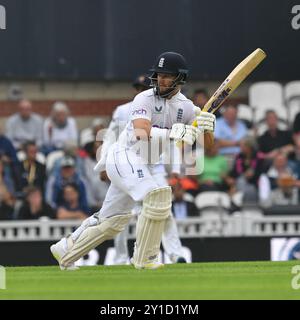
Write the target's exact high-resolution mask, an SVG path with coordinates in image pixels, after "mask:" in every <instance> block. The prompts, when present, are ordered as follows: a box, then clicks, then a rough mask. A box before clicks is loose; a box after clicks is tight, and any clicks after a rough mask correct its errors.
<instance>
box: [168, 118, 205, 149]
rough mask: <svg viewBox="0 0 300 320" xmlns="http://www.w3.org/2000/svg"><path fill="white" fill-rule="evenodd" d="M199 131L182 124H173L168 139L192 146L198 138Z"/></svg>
mask: <svg viewBox="0 0 300 320" xmlns="http://www.w3.org/2000/svg"><path fill="white" fill-rule="evenodd" d="M199 133H200V132H199V129H198V128H197V127H194V126H190V125H184V124H183V123H175V124H173V126H172V129H171V133H170V139H174V140H175V141H183V142H185V143H187V144H190V145H192V144H193V143H194V142H195V140H196V139H197V137H198V134H199Z"/></svg>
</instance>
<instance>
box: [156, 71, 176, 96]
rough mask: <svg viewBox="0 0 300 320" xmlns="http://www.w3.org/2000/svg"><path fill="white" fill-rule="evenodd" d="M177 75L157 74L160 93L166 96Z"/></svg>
mask: <svg viewBox="0 0 300 320" xmlns="http://www.w3.org/2000/svg"><path fill="white" fill-rule="evenodd" d="M175 79H176V75H173V74H167V73H158V74H157V83H158V86H159V91H160V93H162V94H164V93H165V92H167V91H168V90H169V89H170V88H171V87H172V86H173V84H174V80H175Z"/></svg>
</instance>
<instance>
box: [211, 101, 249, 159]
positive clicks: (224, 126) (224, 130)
mask: <svg viewBox="0 0 300 320" xmlns="http://www.w3.org/2000/svg"><path fill="white" fill-rule="evenodd" d="M246 135H247V127H246V126H245V124H244V122H243V121H241V120H238V119H237V108H236V107H235V106H232V105H229V106H227V107H226V108H225V109H224V113H223V117H221V118H219V119H217V122H216V130H215V139H216V140H217V141H218V143H219V148H220V151H219V152H220V154H222V155H225V156H226V157H227V158H228V159H229V160H230V162H231V163H232V160H233V159H234V157H235V156H236V155H237V154H238V153H239V152H240V151H241V149H240V141H241V140H242V139H243V138H245V137H246ZM230 162H229V164H230Z"/></svg>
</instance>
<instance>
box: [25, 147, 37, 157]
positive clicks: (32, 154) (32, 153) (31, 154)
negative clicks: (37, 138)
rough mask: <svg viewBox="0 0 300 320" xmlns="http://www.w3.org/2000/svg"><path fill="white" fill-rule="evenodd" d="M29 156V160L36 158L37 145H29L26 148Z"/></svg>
mask: <svg viewBox="0 0 300 320" xmlns="http://www.w3.org/2000/svg"><path fill="white" fill-rule="evenodd" d="M26 153H27V158H28V159H29V160H35V158H36V154H37V147H36V146H35V145H29V146H28V147H27V150H26Z"/></svg>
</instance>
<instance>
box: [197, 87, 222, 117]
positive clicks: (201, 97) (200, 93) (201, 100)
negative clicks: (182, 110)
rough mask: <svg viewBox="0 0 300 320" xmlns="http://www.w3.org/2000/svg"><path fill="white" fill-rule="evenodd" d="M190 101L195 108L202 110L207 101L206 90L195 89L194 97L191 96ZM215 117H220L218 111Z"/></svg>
mask: <svg viewBox="0 0 300 320" xmlns="http://www.w3.org/2000/svg"><path fill="white" fill-rule="evenodd" d="M192 100H193V102H194V105H195V106H197V107H199V108H201V109H203V107H204V106H205V104H206V103H207V102H208V100H209V95H208V93H207V91H206V89H196V90H195V91H194V95H193V98H192ZM215 116H216V117H217V118H219V117H220V116H221V113H220V111H219V110H217V111H216V113H215Z"/></svg>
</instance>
